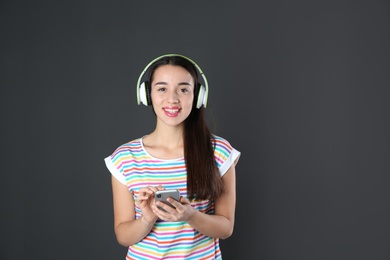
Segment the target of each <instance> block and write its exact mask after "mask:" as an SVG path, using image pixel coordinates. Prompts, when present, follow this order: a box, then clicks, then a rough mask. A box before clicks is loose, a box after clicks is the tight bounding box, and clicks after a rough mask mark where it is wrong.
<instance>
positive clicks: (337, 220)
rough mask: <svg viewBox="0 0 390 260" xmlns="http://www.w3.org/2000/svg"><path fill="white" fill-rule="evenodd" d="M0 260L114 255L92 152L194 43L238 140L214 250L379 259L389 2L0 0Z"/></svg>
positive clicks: (136, 112)
mask: <svg viewBox="0 0 390 260" xmlns="http://www.w3.org/2000/svg"><path fill="white" fill-rule="evenodd" d="M0 33H1V36H0V38H1V40H0V51H1V70H0V71H1V72H0V73H1V78H0V84H1V92H0V94H1V100H0V101H1V122H2V123H1V140H2V141H1V148H2V149H1V151H2V154H1V158H2V159H1V184H0V188H1V197H0V198H1V205H2V207H1V222H0V228H1V235H0V239H1V246H0V250H1V251H0V258H1V259H4V260H5V259H27V258H28V259H124V256H125V254H126V248H124V247H121V246H119V245H118V244H117V242H116V240H115V236H114V232H113V213H112V201H111V186H110V174H109V172H108V171H107V170H106V168H105V165H104V163H103V158H104V157H105V156H108V155H109V154H110V153H111V152H112V151H113V150H114V149H115V148H116V147H117V146H118V145H120V144H122V143H124V142H126V141H129V140H131V139H134V138H137V137H140V136H141V135H144V134H147V133H149V132H150V131H152V130H153V126H154V116H153V113H152V112H151V110H150V108H147V107H143V106H142V107H139V106H137V105H136V98H135V83H136V80H137V78H138V75H139V73H140V72H141V70H142V69H143V67H144V66H145V65H146V64H147V63H148V62H149V61H150V60H152V59H153V58H155V57H156V56H159V55H161V54H165V53H172V52H173V53H181V54H184V55H187V56H189V57H191V58H193V59H194V60H195V61H197V62H198V64H199V65H200V66H201V68H202V69H203V70H204V72H205V73H206V76H207V78H208V80H209V84H210V96H209V107H208V108H207V117H208V120H209V122H210V126H211V128H212V130H213V132H214V133H216V134H219V135H221V136H223V137H225V138H227V139H228V140H229V141H230V142H231V143H232V145H233V146H234V147H236V148H237V149H238V150H240V151H241V152H242V157H241V160H240V162H239V164H238V166H237V199H238V201H237V212H236V225H235V232H234V234H233V236H232V237H230V238H229V239H227V240H224V241H221V245H222V249H223V255H224V259H271V260H273V259H275V260H279V259H281V260H282V259H283V260H285V259H286V260H290V259H300V260H302V259H308V260H312V259H354V260H356V259H390V249H389V245H390V208H389V203H390V189H389V181H390V177H389V172H390V164H389V155H390V150H389V145H390V138H389V135H388V133H389V132H390V123H389V113H388V111H390V105H389V102H388V98H389V94H390V89H389V87H390V76H389V75H390V50H389V46H390V3H389V1H385V0H383V1H379V0H371V1H344V0H340V1H302V0H300V1H288V0H285V1H271V0H269V1H246V0H245V1H218V2H217V1H183V0H175V1H170V0H166V1H103V0H94V1H92V0H89V1H86V0H84V1H83V0H81V1H80V0H78V1H72V0H68V1H52V0H50V1H49V0H47V1H43V0H38V1H4V0H3V1H0Z"/></svg>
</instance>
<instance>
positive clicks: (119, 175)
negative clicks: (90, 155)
mask: <svg viewBox="0 0 390 260" xmlns="http://www.w3.org/2000/svg"><path fill="white" fill-rule="evenodd" d="M104 162H105V163H106V167H107V169H108V170H109V171H110V173H111V174H112V175H113V176H114V177H115V178H116V179H117V180H118V181H119V182H120V183H122V184H124V185H126V179H125V176H124V175H123V169H121V168H120V167H119V168H118V167H116V166H115V165H114V162H113V156H112V155H110V156H108V157H106V158H105V159H104Z"/></svg>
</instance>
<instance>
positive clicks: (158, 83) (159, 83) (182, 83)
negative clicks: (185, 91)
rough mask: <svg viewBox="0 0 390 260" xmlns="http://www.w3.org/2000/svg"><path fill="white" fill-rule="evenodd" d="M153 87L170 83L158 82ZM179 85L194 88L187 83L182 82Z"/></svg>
mask: <svg viewBox="0 0 390 260" xmlns="http://www.w3.org/2000/svg"><path fill="white" fill-rule="evenodd" d="M153 85H168V83H167V82H165V81H158V82H156V83H154V84H153ZM178 85H179V86H192V85H191V83H189V82H185V81H183V82H180V83H179V84H178Z"/></svg>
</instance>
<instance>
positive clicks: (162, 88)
mask: <svg viewBox="0 0 390 260" xmlns="http://www.w3.org/2000/svg"><path fill="white" fill-rule="evenodd" d="M165 90H166V88H164V87H161V88H158V89H157V91H159V92H164V91H165Z"/></svg>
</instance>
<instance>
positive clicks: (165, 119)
mask: <svg viewBox="0 0 390 260" xmlns="http://www.w3.org/2000/svg"><path fill="white" fill-rule="evenodd" d="M207 93H208V85H207V80H206V77H205V76H204V74H203V72H202V71H201V69H200V68H199V66H198V65H197V64H196V63H195V62H193V61H192V60H191V59H189V58H187V57H185V56H182V55H177V54H169V55H164V56H161V57H158V58H156V59H155V60H153V61H152V62H151V63H149V65H148V66H146V68H145V69H144V71H143V72H142V74H141V76H140V78H139V80H138V83H137V98H138V103H143V104H145V105H151V106H152V107H153V110H154V113H155V115H156V128H155V130H154V131H153V132H152V133H150V134H148V135H145V136H143V137H141V138H138V139H135V140H133V141H130V142H128V143H125V144H123V145H121V146H119V147H118V148H117V149H116V150H115V151H114V153H113V154H112V155H111V156H109V157H107V158H106V159H105V162H106V165H107V167H108V169H109V170H110V172H111V174H112V189H113V203H114V228H115V234H116V237H117V240H118V242H119V243H120V244H121V245H123V246H126V247H128V253H127V256H126V259H222V255H221V251H220V247H219V238H221V239H225V238H228V237H229V236H230V235H231V234H232V232H233V226H234V212H235V203H236V194H235V185H236V182H235V165H236V163H237V161H238V158H239V156H240V152H238V151H237V150H235V149H234V148H233V147H232V146H231V145H230V144H229V142H228V141H226V140H225V139H223V138H221V137H218V136H215V135H212V134H210V131H209V129H208V127H207V125H206V123H205V119H204V114H203V113H204V111H203V110H204V107H205V106H206V104H207ZM168 189H178V190H179V191H180V199H179V201H176V200H174V199H172V198H168V199H167V201H168V202H169V203H171V204H172V205H173V206H174V207H170V206H169V205H166V204H164V203H162V202H158V201H155V196H154V195H155V193H156V192H157V191H161V190H168Z"/></svg>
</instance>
